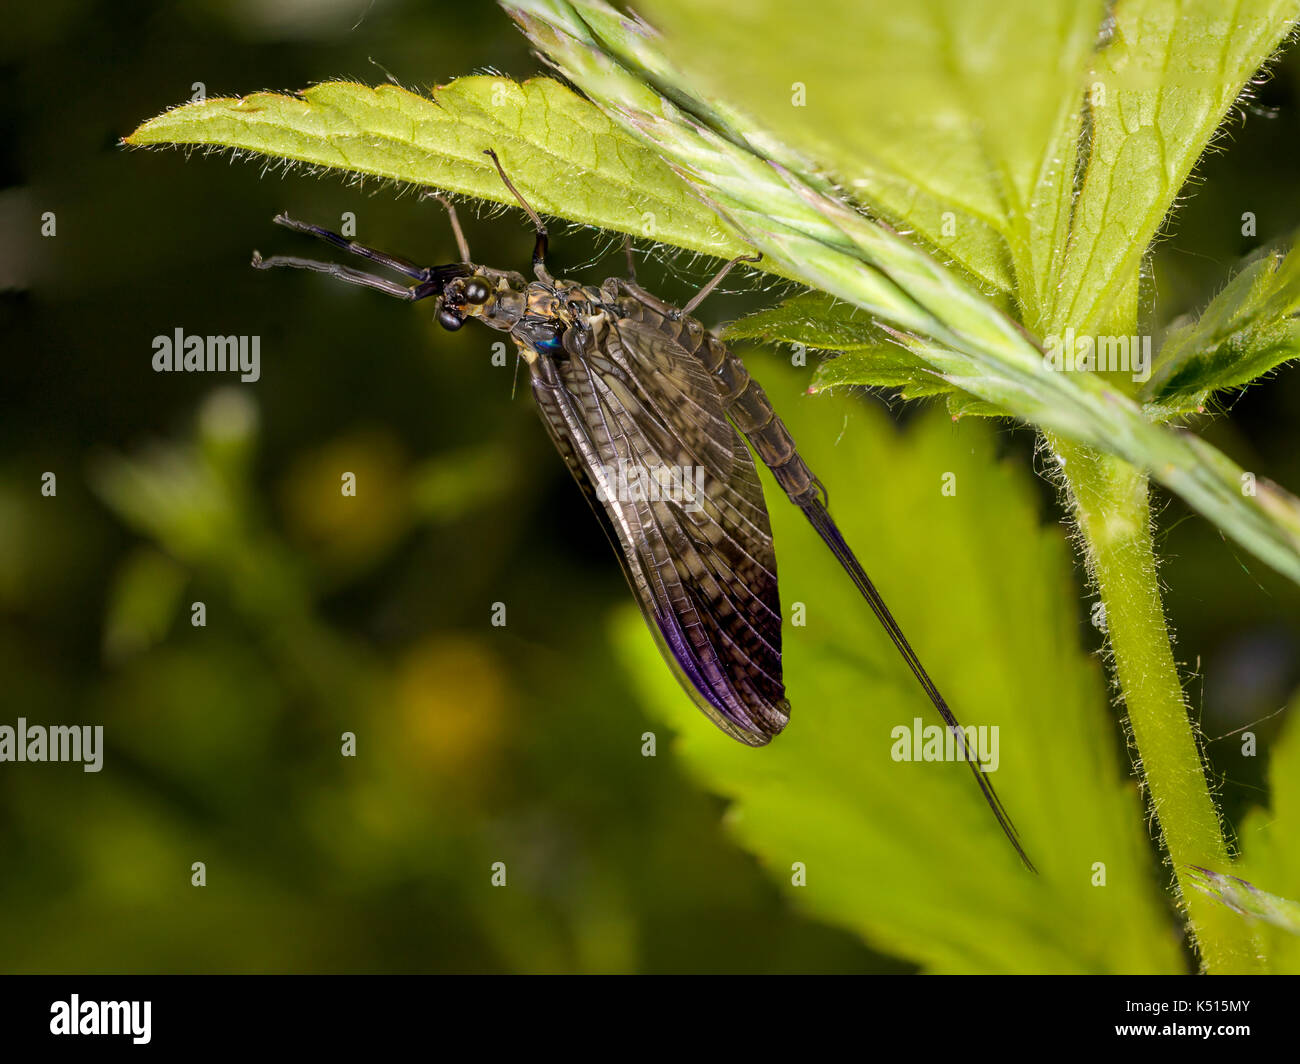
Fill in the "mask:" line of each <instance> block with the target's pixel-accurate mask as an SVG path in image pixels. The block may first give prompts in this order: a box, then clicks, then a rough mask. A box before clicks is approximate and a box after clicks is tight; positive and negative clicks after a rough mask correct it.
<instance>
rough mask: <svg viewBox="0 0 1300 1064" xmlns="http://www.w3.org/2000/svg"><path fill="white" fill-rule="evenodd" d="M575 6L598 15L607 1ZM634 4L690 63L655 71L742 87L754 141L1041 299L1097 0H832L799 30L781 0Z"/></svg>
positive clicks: (704, 85) (989, 276)
mask: <svg viewBox="0 0 1300 1064" xmlns="http://www.w3.org/2000/svg"><path fill="white" fill-rule="evenodd" d="M574 6H575V7H576V8H577V10H578V11H579V12H581V13H582V14H583V16H584V17H585V18H588V19H589V21H592V22H593V24H597V25H599V23H598V22H597V21H596V20H597V19H598V17H599V12H600V10H601V9H602V8H603V7H604V5H603V4H598V3H590V2H585V0H579V2H578V3H576V4H575V5H574ZM606 10H607V9H606ZM639 10H641V11H642V12H643V13H644V14H646V15H647V16H649V18H650V21H651V22H652V23H653V24H654V25H655V26H656V27H657V28H658V29H660V30H662V31H663V33H664V36H665V41H664V42H663V44H662V45H661V50H662V51H663V52H665V53H667V54H669V55H671V56H672V58H673V61H674V63H675V65H676V67H677V68H678V71H679V72H680V73H678V75H677V76H675V77H670V76H669V72H668V71H667V70H664V69H662V68H660V70H659V71H658V73H659V74H660V84H673V85H681V84H682V83H683V81H684V82H685V84H686V85H688V86H695V87H697V88H696V92H697V95H702V96H703V97H704V98H705V99H708V100H716V99H724V100H732V101H737V102H740V101H743V109H744V111H745V112H746V114H745V115H744V116H743V117H742V118H740V119H737V121H738V122H743V126H742V132H743V134H744V136H745V137H746V139H747V140H748V141H749V142H750V143H751V144H752V145H754V146H755V147H756V148H758V149H759V150H761V151H764V152H765V153H766V154H770V155H772V157H775V158H778V160H779V161H780V162H782V163H783V164H784V165H787V166H791V167H793V166H796V165H798V167H799V169H800V170H801V171H804V172H808V171H816V170H820V169H825V170H827V171H829V172H830V173H831V174H832V175H834V177H835V179H836V180H837V182H838V183H839V184H840V185H841V186H842V187H843V188H845V189H846V190H848V191H849V192H850V193H851V194H852V195H853V196H854V197H855V198H856V199H857V200H858V201H859V202H862V203H866V204H869V205H870V206H871V207H872V208H873V209H874V210H876V211H878V212H880V213H881V214H882V215H883V216H884V217H885V218H887V219H888V220H889V221H891V222H893V223H895V224H896V225H900V226H902V227H904V228H906V229H908V230H910V231H912V232H914V233H915V234H916V235H917V236H919V237H920V238H921V239H923V240H924V241H925V242H926V244H927V245H929V246H930V247H932V248H934V249H936V250H937V251H938V252H939V254H940V256H941V257H942V258H944V259H948V260H955V261H956V262H957V263H960V264H961V266H962V267H963V268H964V269H966V270H968V271H969V272H970V273H972V274H973V275H975V276H976V277H978V278H979V279H980V281H981V282H982V283H984V284H986V285H988V286H991V287H993V288H995V289H1000V290H1003V291H1006V292H1015V291H1017V290H1018V288H1022V287H1023V288H1024V289H1025V291H1026V294H1027V295H1028V296H1030V297H1031V303H1032V302H1033V297H1035V296H1036V294H1037V287H1038V286H1037V283H1036V282H1037V281H1040V280H1042V279H1043V278H1045V277H1046V276H1047V275H1048V274H1049V272H1050V266H1049V264H1048V263H1047V262H1045V261H1040V259H1041V257H1042V254H1043V253H1044V252H1047V251H1050V247H1051V236H1052V234H1053V226H1054V223H1055V220H1056V217H1057V214H1058V207H1059V205H1060V201H1062V200H1065V201H1067V202H1068V197H1069V193H1070V188H1071V182H1072V179H1073V165H1074V154H1073V145H1074V141H1075V140H1077V135H1078V128H1079V115H1080V111H1081V105H1082V95H1083V75H1084V73H1085V71H1086V70H1087V67H1088V64H1089V62H1090V60H1091V53H1092V48H1093V42H1094V40H1095V39H1096V36H1097V30H1098V27H1099V26H1100V25H1101V23H1102V19H1103V17H1104V14H1105V3H1104V0H1087V2H1080V0H1010V2H1005V3H999V4H971V3H969V2H968V0H913V2H911V3H908V4H905V5H901V6H900V5H898V4H886V3H883V2H879V0H877V2H875V3H871V2H868V3H863V2H861V0H823V2H822V3H819V4H817V5H816V7H815V8H814V9H812V10H811V11H810V12H808V19H809V22H810V25H809V26H808V27H807V28H806V29H805V28H804V27H800V28H799V29H798V30H796V31H795V32H791V29H792V27H791V12H790V7H789V5H788V4H786V3H779V2H757V3H755V2H751V3H748V4H746V10H745V17H744V18H737V17H736V11H735V4H734V3H732V2H731V0H648V3H646V4H645V5H644V6H639ZM607 39H609V40H613V39H614V37H613V34H609V36H608V38H607ZM628 39H629V41H630V47H629V51H632V53H633V54H632V58H633V59H635V60H637V61H642V62H644V61H645V55H646V50H645V49H635V45H636V39H635V38H634V37H632V38H628ZM836 42H846V43H847V42H851V46H850V47H839V46H836ZM682 74H684V75H685V77H684V78H683V77H682V76H681V75H682ZM700 89H702V90H703V91H702V92H701V91H700ZM740 110H741V108H740V107H739V106H737V107H736V108H735V111H740ZM745 119H748V120H747V121H745ZM1062 134H1065V136H1064V138H1063V137H1062ZM800 162H803V165H799V164H800ZM1045 193H1046V195H1044V194H1045ZM1061 217H1062V218H1063V219H1064V218H1066V217H1068V212H1065V213H1062V214H1061ZM1044 235H1045V237H1046V239H1042V237H1043V236H1044ZM1030 311H1031V312H1030V317H1031V318H1032V317H1033V313H1032V306H1031V308H1030Z"/></svg>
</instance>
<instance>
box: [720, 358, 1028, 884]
mask: <svg viewBox="0 0 1300 1064" xmlns="http://www.w3.org/2000/svg"><path fill="white" fill-rule="evenodd" d="M713 343H714V345H715V346H716V348H720V349H721V361H720V363H719V364H718V366H717V369H716V376H717V378H718V379H719V380H722V381H724V382H725V383H724V388H725V391H726V394H727V407H726V408H727V413H728V414H729V415H730V417H731V418H732V420H733V421H735V423H736V424H737V426H739V428H740V429H741V431H742V432H744V434H745V437H746V438H747V439H748V440H749V442H750V443H751V444H753V446H754V450H755V452H757V454H758V456H759V457H760V458H761V459H762V460H763V464H764V465H766V466H767V467H768V469H770V470H771V471H772V475H773V477H774V478H775V479H776V481H777V483H778V484H780V485H781V487H782V489H783V490H784V491H785V492H786V494H787V495H788V496H789V498H790V501H791V502H793V503H794V504H795V505H796V506H798V507H799V509H801V510H802V511H803V513H804V516H805V517H806V518H808V522H809V523H810V524H811V525H812V526H813V528H814V529H816V531H817V534H818V535H819V536H821V538H822V542H824V543H825V544H826V546H827V547H829V548H830V550H831V553H832V554H834V555H835V558H836V560H837V561H838V562H839V563H840V565H841V567H842V568H843V569H844V571H845V572H846V573H847V574H848V575H849V578H850V579H851V580H852V581H853V584H854V586H855V587H857V589H858V591H859V592H860V593H861V595H862V597H863V598H864V599H866V601H867V604H868V605H869V606H870V607H871V611H872V612H873V613H874V614H875V615H876V618H877V619H878V620H879V621H880V623H881V625H882V626H883V627H884V629H885V631H886V632H887V633H888V634H889V638H890V639H891V640H892V641H893V644H894V646H895V647H896V648H897V649H898V652H899V653H900V654H901V655H902V656H903V660H904V661H906V662H907V665H908V667H909V668H910V669H911V670H912V674H913V675H914V676H915V677H916V679H917V682H918V683H920V685H921V687H922V689H923V690H924V691H925V693H926V695H927V696H929V699H930V701H931V702H932V703H933V705H934V707H935V709H936V711H937V712H938V713H939V716H940V717H941V718H942V719H943V722H944V724H945V725H947V727H948V729H949V730H950V731H951V732H952V733H953V734H954V735H955V736H956V737H957V740H958V745H959V748H960V749H961V752H962V756H963V759H964V760H965V761H966V764H967V765H968V766H969V767H970V770H971V773H972V774H973V775H974V777H975V782H976V783H977V784H978V785H979V788H980V791H981V793H982V794H983V795H984V800H985V802H987V803H988V806H989V808H990V809H991V810H992V811H993V815H994V817H996V818H997V821H998V824H999V826H1000V827H1001V828H1002V831H1003V834H1005V835H1006V837H1007V838H1008V839H1009V840H1010V841H1011V845H1012V846H1014V847H1015V848H1016V852H1017V853H1018V854H1019V855H1020V859H1021V860H1022V861H1024V863H1025V865H1026V866H1028V867H1029V868H1030V869H1031V870H1033V869H1034V865H1033V862H1032V861H1030V860H1029V855H1028V854H1026V853H1025V851H1024V848H1023V847H1022V846H1021V845H1020V839H1019V837H1018V835H1017V832H1016V828H1015V825H1014V824H1013V823H1012V822H1011V817H1010V816H1009V815H1008V813H1007V811H1006V807H1005V806H1004V805H1003V804H1002V800H1001V799H1000V798H999V797H998V794H997V791H995V790H994V789H993V783H992V782H991V781H990V780H989V778H988V776H987V775H986V774H985V772H984V770H983V769H982V768H981V767H980V765H979V764H978V762H977V760H976V758H975V754H974V751H973V750H970V749H969V748H968V745H967V743H966V741H965V732H964V730H963V729H962V726H961V725H960V724H959V723H958V721H957V717H956V715H955V714H954V713H953V711H952V710H951V709H950V708H949V706H948V703H947V702H946V701H945V700H944V697H943V695H941V694H940V693H939V689H938V687H936V686H935V683H934V681H933V680H932V679H930V674H929V673H927V672H926V671H925V666H924V665H922V664H921V659H920V658H919V657H917V654H916V651H915V650H913V649H912V645H911V644H910V643H909V642H908V641H907V636H905V635H904V634H903V629H902V628H901V627H900V626H899V624H898V622H897V621H896V620H895V619H894V615H893V614H892V613H891V612H890V610H889V607H888V606H887V605H885V600H884V598H882V597H881V594H880V592H879V591H878V590H876V585H875V584H873V583H872V581H871V578H870V577H868V576H867V573H866V570H865V569H863V568H862V564H861V562H859V561H858V559H857V556H856V555H855V554H854V553H853V549H852V548H851V547H850V546H849V545H848V542H847V541H846V540H845V539H844V536H843V534H842V533H841V532H840V530H839V527H838V526H837V525H836V524H835V521H834V519H833V518H832V517H831V514H830V510H829V509H828V508H827V505H826V492H825V489H824V488H823V487H822V484H821V481H819V480H818V479H817V478H816V477H815V476H814V475H813V473H812V470H810V469H809V468H808V466H807V464H806V463H805V462H804V460H803V459H802V458H801V457H800V456H799V452H798V451H797V449H796V448H795V443H794V439H793V437H791V435H790V432H789V430H788V429H787V428H786V427H785V423H784V422H782V421H781V419H780V418H779V417H778V416H777V414H776V411H775V409H774V408H773V407H772V403H771V401H770V400H769V399H768V397H767V395H766V393H765V392H764V391H763V388H762V386H761V385H760V384H759V383H758V382H757V381H756V380H753V379H752V378H751V377H750V376H749V374H748V372H747V371H746V370H745V367H744V365H743V364H742V363H741V361H740V359H738V358H736V357H735V356H734V355H733V354H731V352H730V351H728V350H727V349H726V347H725V345H723V344H722V343H721V341H718V340H716V339H714V340H713ZM715 356H716V352H715Z"/></svg>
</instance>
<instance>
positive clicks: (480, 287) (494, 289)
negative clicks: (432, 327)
mask: <svg viewBox="0 0 1300 1064" xmlns="http://www.w3.org/2000/svg"><path fill="white" fill-rule="evenodd" d="M469 271H470V272H466V273H463V274H460V275H458V276H455V277H452V278H450V279H449V280H448V281H447V283H446V284H444V285H443V288H442V295H441V297H440V298H439V300H438V314H437V317H438V324H439V325H441V326H442V327H443V328H444V329H447V330H448V331H450V332H454V331H455V330H457V329H459V328H460V327H461V326H462V325H464V324H465V321H466V320H467V319H469V318H477V319H478V320H479V321H481V322H482V323H483V324H484V325H487V326H489V327H490V328H493V329H499V330H501V331H502V332H509V331H510V330H511V329H513V328H514V327H515V325H516V324H517V323H518V321H519V319H520V317H521V316H522V315H523V313H524V304H525V294H524V290H525V288H526V283H525V282H524V279H523V278H522V277H521V276H519V274H517V273H508V272H506V271H504V270H490V269H486V268H484V267H482V266H470V267H469Z"/></svg>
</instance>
